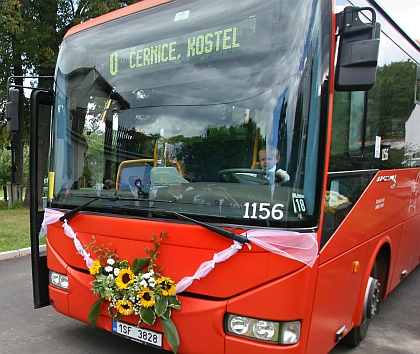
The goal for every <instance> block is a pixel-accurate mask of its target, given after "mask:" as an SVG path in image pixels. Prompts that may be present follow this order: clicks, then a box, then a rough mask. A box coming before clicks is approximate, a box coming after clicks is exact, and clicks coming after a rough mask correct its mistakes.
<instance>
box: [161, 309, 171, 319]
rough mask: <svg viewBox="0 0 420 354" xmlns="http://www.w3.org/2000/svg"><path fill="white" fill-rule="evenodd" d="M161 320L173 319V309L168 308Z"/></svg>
mask: <svg viewBox="0 0 420 354" xmlns="http://www.w3.org/2000/svg"><path fill="white" fill-rule="evenodd" d="M161 318H164V319H165V320H169V319H170V318H171V308H170V307H168V308H167V309H166V311H165V313H164V314H163V315H162V316H161Z"/></svg>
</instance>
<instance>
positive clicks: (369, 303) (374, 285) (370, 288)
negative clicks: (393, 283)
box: [342, 264, 380, 347]
mask: <svg viewBox="0 0 420 354" xmlns="http://www.w3.org/2000/svg"><path fill="white" fill-rule="evenodd" d="M379 288H380V283H379V281H378V279H376V264H375V266H374V268H373V270H372V273H371V276H370V277H369V280H368V282H367V285H366V291H365V299H364V302H363V312H362V321H361V323H360V325H359V326H358V327H354V328H353V329H352V330H351V331H350V332H349V333H348V334H347V335H346V336H345V337H344V338H343V339H342V343H345V344H347V345H351V346H353V347H355V346H358V345H359V344H360V342H361V341H362V340H363V339H364V338H365V337H366V333H367V331H368V328H369V324H370V320H371V319H372V318H373V317H375V316H376V315H377V314H378V313H379Z"/></svg>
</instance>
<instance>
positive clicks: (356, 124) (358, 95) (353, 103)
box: [348, 91, 365, 157]
mask: <svg viewBox="0 0 420 354" xmlns="http://www.w3.org/2000/svg"><path fill="white" fill-rule="evenodd" d="M349 123H350V126H349V149H348V150H349V154H350V156H359V157H362V156H363V152H364V137H365V133H364V132H365V92H361V91H356V92H351V100H350V122H349Z"/></svg>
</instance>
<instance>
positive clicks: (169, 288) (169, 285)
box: [156, 277, 176, 296]
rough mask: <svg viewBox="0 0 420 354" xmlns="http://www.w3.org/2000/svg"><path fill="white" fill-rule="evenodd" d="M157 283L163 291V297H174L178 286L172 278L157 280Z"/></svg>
mask: <svg viewBox="0 0 420 354" xmlns="http://www.w3.org/2000/svg"><path fill="white" fill-rule="evenodd" d="M156 283H157V284H158V286H159V288H160V289H161V291H162V295H163V296H172V295H174V294H175V291H176V285H175V282H174V281H173V280H172V279H171V278H167V277H160V278H159V279H158V280H156Z"/></svg>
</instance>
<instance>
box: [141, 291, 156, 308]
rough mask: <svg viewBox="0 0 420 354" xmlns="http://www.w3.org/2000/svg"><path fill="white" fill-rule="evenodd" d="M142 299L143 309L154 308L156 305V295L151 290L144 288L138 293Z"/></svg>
mask: <svg viewBox="0 0 420 354" xmlns="http://www.w3.org/2000/svg"><path fill="white" fill-rule="evenodd" d="M137 296H138V297H139V298H140V305H141V306H143V307H152V306H153V305H154V304H155V295H154V294H153V292H152V291H151V290H150V289H149V288H143V290H142V291H139V292H138V293H137Z"/></svg>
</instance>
